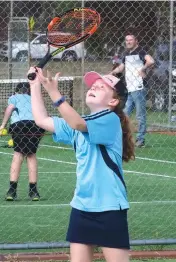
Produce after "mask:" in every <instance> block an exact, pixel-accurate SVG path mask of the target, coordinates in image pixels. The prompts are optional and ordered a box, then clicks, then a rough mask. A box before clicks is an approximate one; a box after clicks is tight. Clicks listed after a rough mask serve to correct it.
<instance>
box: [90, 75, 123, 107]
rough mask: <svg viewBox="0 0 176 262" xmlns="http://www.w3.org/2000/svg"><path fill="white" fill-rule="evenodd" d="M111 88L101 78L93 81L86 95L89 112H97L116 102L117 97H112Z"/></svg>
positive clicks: (114, 104)
mask: <svg viewBox="0 0 176 262" xmlns="http://www.w3.org/2000/svg"><path fill="white" fill-rule="evenodd" d="M113 93H114V91H113V89H112V88H111V87H110V86H108V85H107V84H106V83H105V82H104V81H103V80H102V79H98V80H96V81H95V82H94V84H93V85H92V87H91V88H90V89H89V90H88V92H87V95H86V104H87V106H88V107H89V108H90V110H91V112H98V111H101V110H103V109H107V108H111V107H112V106H116V105H117V104H118V99H114V98H113Z"/></svg>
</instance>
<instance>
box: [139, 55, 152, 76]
mask: <svg viewBox="0 0 176 262" xmlns="http://www.w3.org/2000/svg"><path fill="white" fill-rule="evenodd" d="M144 59H145V64H144V66H143V67H142V69H141V70H142V71H144V72H145V71H146V69H148V68H151V67H152V66H153V65H154V63H155V61H154V59H153V57H152V56H150V55H145V57H144Z"/></svg>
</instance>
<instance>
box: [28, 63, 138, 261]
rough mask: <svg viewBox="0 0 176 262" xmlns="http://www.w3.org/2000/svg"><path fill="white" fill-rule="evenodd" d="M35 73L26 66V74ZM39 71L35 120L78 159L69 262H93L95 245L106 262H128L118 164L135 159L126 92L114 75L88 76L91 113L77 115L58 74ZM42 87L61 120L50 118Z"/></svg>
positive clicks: (124, 199)
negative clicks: (53, 76)
mask: <svg viewBox="0 0 176 262" xmlns="http://www.w3.org/2000/svg"><path fill="white" fill-rule="evenodd" d="M35 70H36V69H35V68H30V70H29V73H32V72H34V71H35ZM37 71H38V72H36V74H37V77H36V79H35V80H33V81H30V87H31V99H32V109H33V115H34V119H35V122H36V124H37V125H38V126H40V127H41V128H44V129H45V130H48V131H50V132H52V133H53V139H54V141H55V142H63V143H65V144H70V145H72V146H73V147H74V149H75V153H76V158H77V170H76V175H77V182H76V189H75V193H74V197H73V199H72V201H71V206H72V211H71V216H70V222H69V228H68V232H67V241H69V242H70V243H71V244H70V252H71V261H72V262H74V261H75V262H78V261H81V262H82V261H84V262H90V261H92V256H93V246H100V247H102V250H103V253H104V256H105V259H106V261H108V262H109V261H110V262H111V261H112V262H113V261H123V262H127V261H129V257H128V256H129V254H128V253H129V234H128V223H127V210H128V209H129V203H128V199H127V193H126V185H125V182H124V176H123V169H122V161H123V160H124V161H127V162H128V161H129V160H130V159H134V143H133V139H132V133H131V130H130V125H129V120H128V118H127V117H126V115H125V114H124V113H123V108H124V106H125V103H126V100H127V96H128V92H127V89H126V87H125V85H124V84H123V82H122V81H121V80H120V79H118V78H116V77H115V76H112V75H105V76H102V75H100V74H98V73H96V72H89V73H87V74H86V75H85V76H84V82H85V84H86V85H87V87H88V88H89V90H88V92H87V95H86V104H87V106H88V107H89V108H90V111H91V113H90V115H87V116H84V117H81V116H80V115H79V114H78V113H77V112H76V111H75V110H74V109H73V108H72V107H71V106H70V105H69V104H68V103H67V102H66V101H65V98H64V97H63V96H62V95H61V94H60V92H59V90H58V77H59V74H56V76H55V78H52V77H51V76H50V74H48V77H44V75H43V73H42V70H41V69H40V68H37ZM41 84H42V85H43V86H44V88H45V89H46V91H47V92H48V94H49V96H50V98H51V100H52V101H53V105H54V106H56V107H58V110H59V112H60V114H61V116H62V118H59V117H49V116H48V114H47V111H46V108H45V106H44V101H43V98H42V94H41Z"/></svg>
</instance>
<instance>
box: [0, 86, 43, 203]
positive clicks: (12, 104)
mask: <svg viewBox="0 0 176 262" xmlns="http://www.w3.org/2000/svg"><path fill="white" fill-rule="evenodd" d="M9 119H10V128H9V133H10V134H11V135H12V139H13V141H14V155H13V159H12V164H11V169H10V187H9V190H8V192H7V194H6V200H7V201H13V200H15V199H16V198H17V185H18V179H19V175H20V169H21V166H22V163H23V161H24V159H25V158H26V161H27V166H28V175H29V197H30V199H31V200H32V201H36V200H39V198H40V195H39V193H38V190H37V159H36V152H37V148H38V144H39V142H40V139H41V137H42V134H43V133H44V130H43V129H42V128H40V127H38V126H36V124H35V122H34V118H33V115H32V108H31V96H30V88H29V83H27V82H21V83H19V84H18V85H17V86H16V90H15V93H14V94H13V95H12V96H10V97H9V99H8V106H7V108H6V110H5V113H4V118H3V120H2V124H1V126H0V130H1V129H3V128H4V127H5V126H6V125H7V123H8V121H9Z"/></svg>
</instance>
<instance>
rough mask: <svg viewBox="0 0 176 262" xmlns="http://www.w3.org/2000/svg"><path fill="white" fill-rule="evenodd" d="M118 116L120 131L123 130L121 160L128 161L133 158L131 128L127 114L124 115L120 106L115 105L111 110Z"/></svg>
mask: <svg viewBox="0 0 176 262" xmlns="http://www.w3.org/2000/svg"><path fill="white" fill-rule="evenodd" d="M113 111H114V113H116V114H117V115H118V117H119V118H120V122H121V126H122V132H123V154H122V160H123V161H125V162H128V161H130V160H134V159H135V153H134V140H133V135H132V130H131V124H130V120H129V118H128V116H126V115H125V113H124V112H123V110H122V108H121V107H120V106H119V105H117V106H116V107H115V109H114V110H113Z"/></svg>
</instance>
